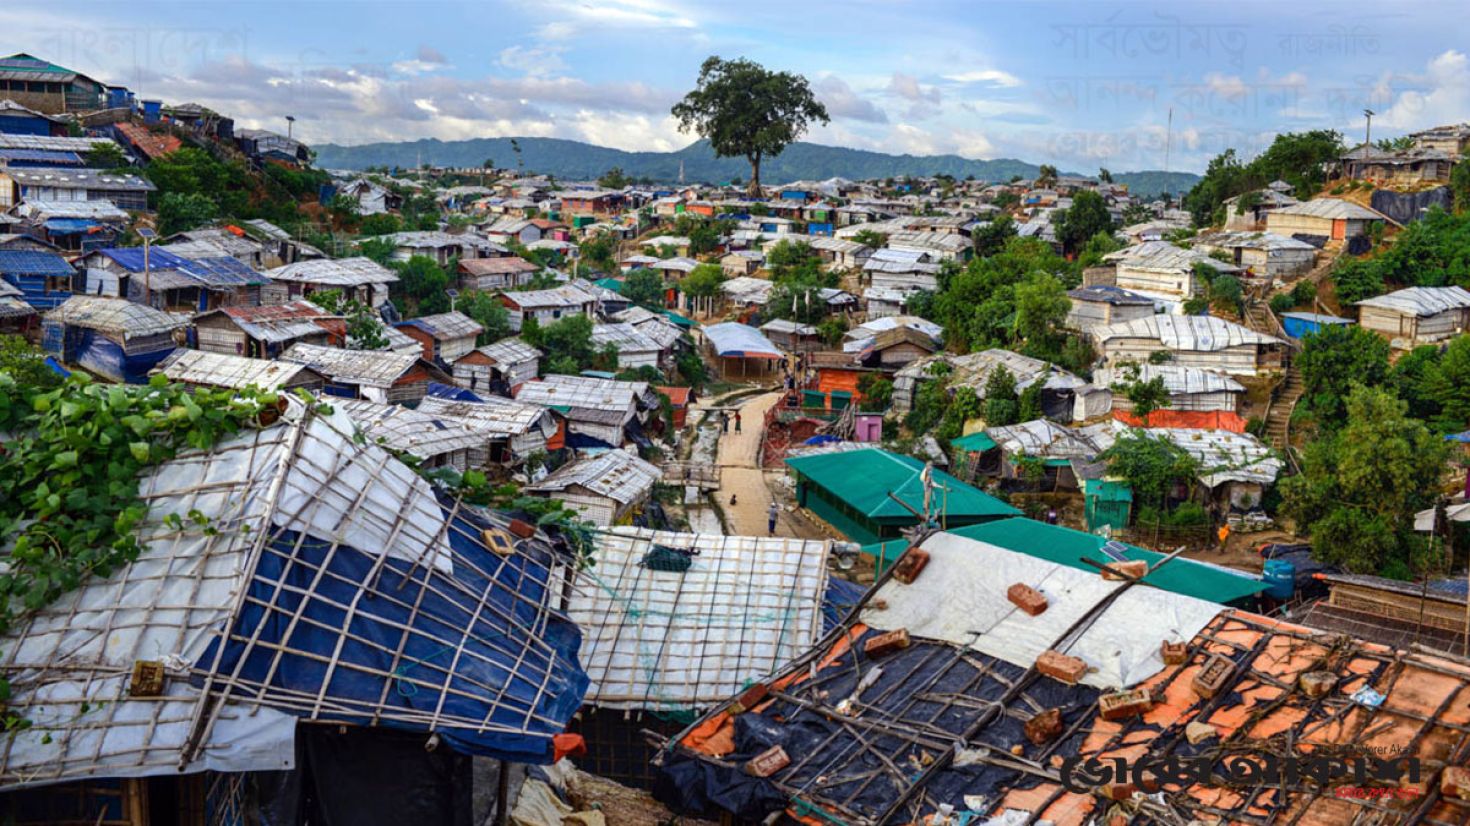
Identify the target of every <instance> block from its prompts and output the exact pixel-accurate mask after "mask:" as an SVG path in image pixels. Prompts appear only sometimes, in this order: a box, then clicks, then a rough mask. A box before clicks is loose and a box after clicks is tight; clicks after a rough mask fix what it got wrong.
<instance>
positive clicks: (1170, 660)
mask: <svg viewBox="0 0 1470 826" xmlns="http://www.w3.org/2000/svg"><path fill="white" fill-rule="evenodd" d="M1159 656H1160V657H1162V658H1163V660H1164V665H1184V661H1185V660H1188V659H1189V643H1187V642H1169V641H1168V640H1164V642H1163V644H1162V645H1160V646H1159Z"/></svg>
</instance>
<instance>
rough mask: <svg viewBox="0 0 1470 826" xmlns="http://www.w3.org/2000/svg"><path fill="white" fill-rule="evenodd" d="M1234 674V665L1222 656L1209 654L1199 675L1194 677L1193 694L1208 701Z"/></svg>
mask: <svg viewBox="0 0 1470 826" xmlns="http://www.w3.org/2000/svg"><path fill="white" fill-rule="evenodd" d="M1234 674H1235V663H1233V662H1231V661H1230V659H1229V658H1228V657H1226V656H1225V655H1224V654H1211V655H1210V658H1209V659H1208V660H1205V664H1204V665H1203V666H1201V667H1200V670H1199V673H1198V674H1196V675H1194V682H1193V684H1192V685H1193V686H1194V693H1195V694H1198V695H1199V696H1200V697H1202V698H1204V699H1206V700H1208V699H1210V698H1211V697H1214V696H1215V695H1216V694H1218V693H1220V689H1221V688H1223V687H1224V686H1225V684H1226V683H1227V682H1229V681H1230V678H1231V676H1232V675H1234Z"/></svg>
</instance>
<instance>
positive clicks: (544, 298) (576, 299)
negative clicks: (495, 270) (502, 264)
mask: <svg viewBox="0 0 1470 826" xmlns="http://www.w3.org/2000/svg"><path fill="white" fill-rule="evenodd" d="M491 260H494V259H491ZM501 295H503V296H505V298H506V299H507V300H509V301H511V302H513V303H514V304H515V305H516V306H517V307H520V308H522V309H531V308H536V307H562V308H569V309H580V308H582V307H585V306H587V305H589V304H595V303H596V302H597V298H596V296H593V295H590V294H588V293H586V292H584V291H583V290H579V289H577V288H576V287H572V286H565V287H553V288H551V289H549V290H518V291H516V292H508V293H501Z"/></svg>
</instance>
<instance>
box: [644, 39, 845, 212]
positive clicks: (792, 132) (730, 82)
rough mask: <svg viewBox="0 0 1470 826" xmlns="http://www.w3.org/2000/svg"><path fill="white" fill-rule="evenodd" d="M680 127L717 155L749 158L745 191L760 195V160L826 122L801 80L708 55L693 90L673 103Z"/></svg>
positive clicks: (824, 111)
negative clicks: (817, 123) (816, 124)
mask: <svg viewBox="0 0 1470 826" xmlns="http://www.w3.org/2000/svg"><path fill="white" fill-rule="evenodd" d="M672 113H673V115H674V117H675V118H677V119H678V120H679V128H680V129H681V130H683V131H686V132H687V131H690V130H693V131H694V132H696V133H697V134H698V135H699V136H700V137H702V138H705V139H707V140H709V142H710V148H712V149H714V151H715V155H717V156H718V157H721V158H732V157H743V158H745V159H746V160H747V161H749V162H750V186H749V188H748V191H749V192H750V194H751V195H753V196H756V197H760V194H761V183H760V176H761V160H762V159H763V158H765V157H766V156H774V155H779V154H781V150H783V149H785V148H786V147H787V146H789V145H790V144H791V143H793V142H794V141H796V140H798V139H800V138H801V136H802V135H803V134H805V133H806V130H807V127H808V126H809V125H810V124H811V123H813V122H815V121H820V122H821V123H828V122H830V118H829V117H828V115H827V107H825V106H823V105H822V104H821V102H820V101H818V100H817V99H816V96H815V95H813V94H812V90H811V86H810V85H809V84H808V83H807V81H806V78H804V77H802V76H801V75H797V74H793V73H791V72H772V71H770V70H768V69H766V68H764V67H762V66H761V65H760V64H758V63H755V62H753V61H750V60H746V59H744V58H740V59H737V60H721V59H720V58H719V57H710V58H709V59H707V60H705V61H704V64H703V65H701V66H700V67H699V81H698V83H697V84H696V86H695V88H694V90H693V91H691V92H690V93H689V94H687V95H685V96H684V99H683V100H681V101H679V102H678V103H676V104H675V105H674V108H673V110H672Z"/></svg>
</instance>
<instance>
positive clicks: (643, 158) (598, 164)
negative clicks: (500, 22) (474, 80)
mask: <svg viewBox="0 0 1470 826" xmlns="http://www.w3.org/2000/svg"><path fill="white" fill-rule="evenodd" d="M515 140H516V141H517V143H519V144H520V148H521V157H520V159H519V160H520V164H521V166H522V168H524V169H526V170H534V171H536V172H540V173H545V174H549V175H554V176H556V177H558V178H565V179H571V180H586V179H592V178H596V177H597V176H599V175H601V174H603V173H604V172H606V171H607V170H609V169H611V168H613V167H615V166H616V167H620V168H621V169H622V170H623V172H624V173H626V174H628V175H631V176H633V177H635V178H652V179H653V180H657V181H674V180H677V179H678V177H679V164H680V162H681V161H682V162H683V164H684V178H685V180H688V181H702V182H724V181H729V180H731V179H733V178H743V177H744V176H746V175H748V174H749V173H750V169H749V167H748V166H747V165H746V163H745V161H744V160H741V159H739V158H716V157H715V156H714V153H713V152H712V151H711V150H710V148H709V144H708V143H706V142H705V141H698V142H696V143H692V144H690V145H689V146H686V147H684V148H683V149H680V150H679V151H677V152H625V151H623V150H621V149H610V148H608V147H605V146H594V145H593V144H589V143H582V142H580V141H570V140H562V139H560V138H516V139H515ZM315 149H316V150H317V153H318V154H317V161H316V162H317V165H318V166H323V167H326V168H328V169H364V168H366V167H369V166H389V167H392V166H399V167H412V166H415V165H417V164H419V163H429V164H434V165H436V166H451V167H463V166H479V165H481V164H482V163H484V162H485V161H486V160H487V159H488V160H490V161H493V162H494V164H495V165H496V166H498V167H515V166H516V163H517V158H516V153H515V151H514V150H513V149H512V148H511V138H473V139H470V140H462V141H441V140H437V139H434V138H429V139H426V140H419V141H410V142H403V143H369V144H362V145H360V146H337V145H335V144H322V145H320V146H317V147H315ZM1037 171H1038V168H1037V165H1036V164H1032V163H1027V162H1025V161H1020V160H1015V159H1013V158H998V159H995V160H972V159H970V158H962V157H960V156H958V155H888V154H885V153H882V152H870V151H867V150H862V149H849V148H845V147H840V146H823V145H820V144H815V143H797V144H793V145H792V146H791V147H790V148H788V149H787V150H786V151H785V152H783V153H781V155H780V156H778V157H775V158H772V159H770V160H768V161H766V162H765V164H764V165H763V167H762V169H761V180H762V181H763V182H765V183H771V184H780V183H787V182H789V181H796V180H822V179H824V178H832V177H843V178H851V179H854V180H859V179H864V178H890V177H896V176H902V175H939V174H949V175H953V176H955V177H956V178H965V177H968V176H970V175H973V176H975V178H977V179H979V180H983V181H1008V180H1010V179H1011V178H1012V177H1014V176H1016V175H1020V176H1021V177H1025V178H1029V177H1032V176H1034V175H1036V173H1037ZM1113 178H1114V179H1115V180H1116V181H1118V182H1119V183H1126V184H1128V185H1129V186H1130V187H1131V188H1133V190H1134V191H1135V192H1137V193H1139V194H1143V195H1152V194H1156V193H1158V192H1162V191H1165V190H1168V191H1172V192H1182V191H1184V190H1187V189H1188V188H1189V187H1191V186H1193V185H1194V183H1195V181H1197V180H1199V176H1198V175H1194V174H1192V173H1188V172H1158V171H1145V172H1120V173H1114V175H1113Z"/></svg>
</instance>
